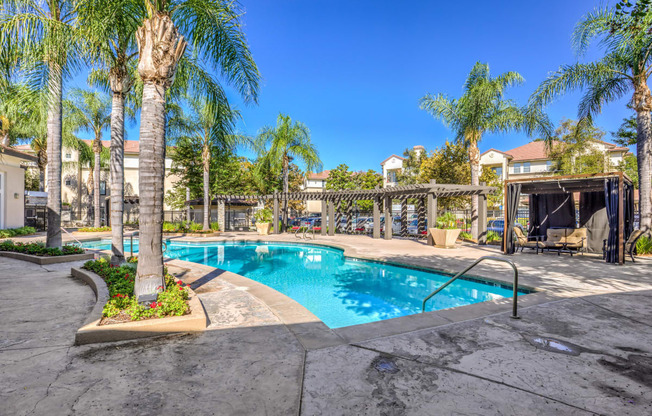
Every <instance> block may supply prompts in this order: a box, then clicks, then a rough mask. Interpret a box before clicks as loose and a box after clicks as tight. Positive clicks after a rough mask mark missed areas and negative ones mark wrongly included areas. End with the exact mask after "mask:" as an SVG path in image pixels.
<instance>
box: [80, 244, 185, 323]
mask: <svg viewBox="0 0 652 416" xmlns="http://www.w3.org/2000/svg"><path fill="white" fill-rule="evenodd" d="M136 263H137V258H136V257H131V258H129V259H128V263H127V264H124V265H122V266H119V267H113V266H111V265H110V264H109V262H108V261H107V260H106V259H101V260H93V261H88V262H86V263H85V264H84V268H85V269H87V270H90V271H92V272H94V273H97V274H98V275H99V276H100V277H101V278H102V279H103V280H104V281H105V282H106V285H107V287H108V288H109V296H110V298H109V300H108V302H107V303H106V304H105V305H104V309H103V310H102V316H104V317H107V318H110V317H114V316H117V315H120V314H121V313H125V314H127V315H129V317H130V319H131V320H132V321H138V320H141V319H148V318H154V317H156V318H162V317H165V316H181V315H184V314H185V313H186V312H187V311H188V302H187V300H188V291H187V290H186V289H185V288H184V285H183V283H181V281H175V279H174V277H173V276H172V275H170V274H168V273H167V270H166V271H165V290H163V291H162V292H160V293H159V294H158V299H157V300H156V302H151V303H149V304H147V305H140V304H138V301H137V300H136V298H135V297H134V285H135V280H136Z"/></svg>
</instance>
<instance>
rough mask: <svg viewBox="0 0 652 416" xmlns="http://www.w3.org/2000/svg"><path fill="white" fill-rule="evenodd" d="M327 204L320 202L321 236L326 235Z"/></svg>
mask: <svg viewBox="0 0 652 416" xmlns="http://www.w3.org/2000/svg"><path fill="white" fill-rule="evenodd" d="M327 204H328V203H327V202H326V201H324V200H322V201H321V235H326V228H327V227H328V223H327V222H326V217H328V206H327Z"/></svg>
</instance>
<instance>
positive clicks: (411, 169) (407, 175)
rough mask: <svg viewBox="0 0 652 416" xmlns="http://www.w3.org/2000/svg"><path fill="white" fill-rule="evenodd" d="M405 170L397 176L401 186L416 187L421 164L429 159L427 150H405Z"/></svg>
mask: <svg viewBox="0 0 652 416" xmlns="http://www.w3.org/2000/svg"><path fill="white" fill-rule="evenodd" d="M403 157H404V158H405V159H404V160H403V169H401V171H400V172H399V173H398V174H397V175H396V178H397V181H398V183H399V185H414V184H417V183H420V182H419V172H420V171H421V163H422V162H423V161H424V160H425V159H426V158H427V157H428V153H427V152H426V150H425V149H423V150H415V149H405V151H404V152H403Z"/></svg>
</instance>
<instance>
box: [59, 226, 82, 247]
mask: <svg viewBox="0 0 652 416" xmlns="http://www.w3.org/2000/svg"><path fill="white" fill-rule="evenodd" d="M61 229H62V230H63V232H64V233H66V234H68V235H69V236H70V237H72V239H73V240H75V241H76V242H77V244H79V247H81V246H82V245H83V244H82V242H81V241H79V240H78V239H77V238H76V237H75V236H74V235H72V234H70V233H69V232H68V230H66V229H65V228H63V227H61Z"/></svg>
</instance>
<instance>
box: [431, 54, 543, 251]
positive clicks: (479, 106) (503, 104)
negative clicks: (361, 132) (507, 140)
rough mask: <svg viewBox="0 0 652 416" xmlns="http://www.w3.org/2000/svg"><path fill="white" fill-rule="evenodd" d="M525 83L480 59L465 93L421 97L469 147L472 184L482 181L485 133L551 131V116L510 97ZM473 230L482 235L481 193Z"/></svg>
mask: <svg viewBox="0 0 652 416" xmlns="http://www.w3.org/2000/svg"><path fill="white" fill-rule="evenodd" d="M522 83H523V77H522V76H521V75H520V74H518V73H517V72H505V73H503V74H500V75H499V76H497V77H492V76H491V74H490V73H489V65H487V64H483V63H480V62H477V63H476V64H475V65H474V66H473V68H472V69H471V72H470V73H469V75H468V77H467V79H466V82H465V84H464V94H463V95H462V97H460V98H459V99H451V98H449V97H447V96H446V95H444V94H436V95H431V94H427V95H426V96H424V97H423V98H421V109H422V110H426V111H428V112H429V113H430V114H432V116H433V117H435V118H437V119H440V120H442V121H443V122H444V123H445V124H447V125H448V126H449V127H450V128H451V129H452V130H453V132H454V133H455V140H456V141H457V142H459V143H463V144H464V146H465V147H466V148H467V149H468V156H469V163H470V165H471V185H476V186H477V185H479V184H480V150H479V149H478V143H480V141H481V140H482V136H483V135H484V134H485V133H506V132H511V131H516V130H522V131H525V132H526V133H527V134H531V133H533V132H538V133H541V134H543V135H544V136H546V137H548V136H549V135H550V133H551V128H550V122H549V121H548V118H547V117H546V116H545V115H544V114H543V113H542V112H541V111H540V110H539V108H538V107H534V106H533V107H519V106H518V105H517V104H516V103H515V102H514V101H512V100H509V99H506V98H505V97H504V96H505V92H506V90H507V88H509V87H511V86H514V85H519V84H522ZM471 217H472V225H471V232H472V234H473V236H474V238H477V236H478V196H477V195H475V196H473V197H472V198H471Z"/></svg>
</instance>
